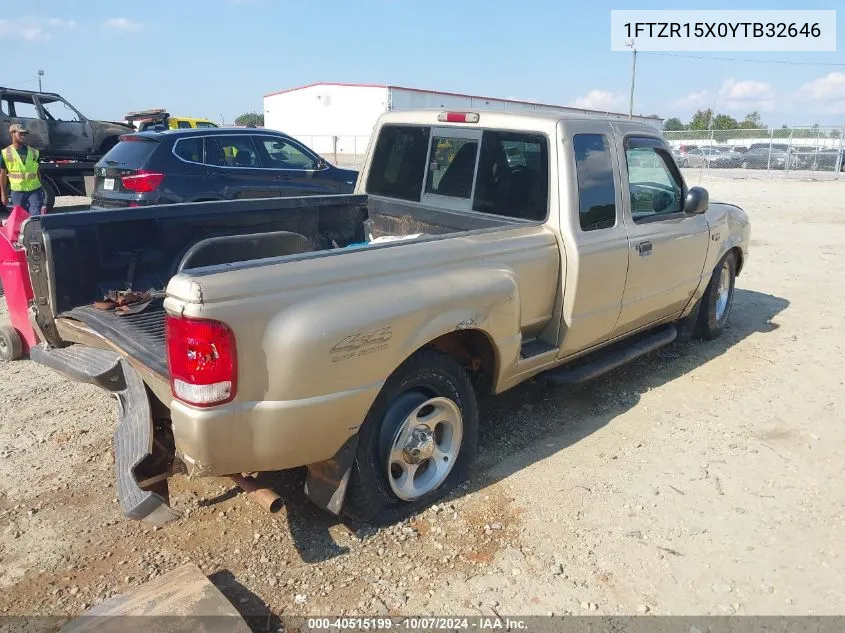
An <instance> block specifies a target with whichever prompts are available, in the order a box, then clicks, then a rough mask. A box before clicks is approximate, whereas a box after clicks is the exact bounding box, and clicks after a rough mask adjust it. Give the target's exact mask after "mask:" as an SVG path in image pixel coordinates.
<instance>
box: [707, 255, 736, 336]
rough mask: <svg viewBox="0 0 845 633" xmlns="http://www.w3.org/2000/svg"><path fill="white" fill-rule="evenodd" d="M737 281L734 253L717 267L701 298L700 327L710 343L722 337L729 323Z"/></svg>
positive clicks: (727, 256)
mask: <svg viewBox="0 0 845 633" xmlns="http://www.w3.org/2000/svg"><path fill="white" fill-rule="evenodd" d="M735 281H736V259H735V258H734V255H733V253H728V254H727V255H726V256H725V257H724V258H723V259H722V261H721V262H720V263H719V265H718V266H716V269H715V270H714V271H713V275H712V276H711V277H710V283H709V284H708V285H707V290H705V291H704V296H703V297H702V298H701V312H700V313H699V315H698V318H699V326H700V328H701V335H702V336H703V337H704V338H705V339H707V340H708V341H710V340H713V339H714V338H717V337H719V336H721V334H722V332H723V331H724V329H725V325H727V323H728V317H729V316H730V313H731V307H732V306H733V298H734V284H735Z"/></svg>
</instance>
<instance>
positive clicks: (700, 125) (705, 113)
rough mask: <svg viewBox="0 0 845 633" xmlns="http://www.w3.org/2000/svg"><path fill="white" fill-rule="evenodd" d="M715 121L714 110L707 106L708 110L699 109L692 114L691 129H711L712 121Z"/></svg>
mask: <svg viewBox="0 0 845 633" xmlns="http://www.w3.org/2000/svg"><path fill="white" fill-rule="evenodd" d="M712 121H713V110H711V109H710V108H707V109H706V110H699V111H698V112H696V113H695V114H693V115H692V121H690V124H689V129H690V130H709V129H710V123H712Z"/></svg>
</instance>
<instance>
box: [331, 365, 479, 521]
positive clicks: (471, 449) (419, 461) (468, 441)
mask: <svg viewBox="0 0 845 633" xmlns="http://www.w3.org/2000/svg"><path fill="white" fill-rule="evenodd" d="M477 450H478V406H477V403H476V399H475V392H474V391H473V388H472V384H471V383H470V379H469V376H468V375H467V372H466V371H465V370H464V368H463V367H461V365H460V364H458V363H457V362H456V361H455V360H454V359H452V358H451V357H449V356H446V355H445V354H442V353H440V352H437V351H434V350H422V351H420V352H417V353H416V354H414V355H413V356H412V357H411V358H409V359H408V360H407V361H405V363H403V364H402V365H401V366H400V367H399V368H398V369H397V370H396V371H395V372H394V373H393V375H392V376H391V377H390V378H389V379H388V380H387V382H386V383H385V385H384V387H383V388H382V390H381V393H380V394H379V395H378V398H376V401H375V403H373V406H372V407H371V409H370V411H369V413H368V414H367V417H366V419H365V421H364V424H363V426H362V427H361V431H360V436H359V438H358V450H357V455H356V460H355V466H354V467H353V470H352V478H351V481H350V488H349V494H348V497H347V500H346V504H345V507H344V512H345V513H346V514H348V515H349V516H350V517H352V518H354V519H357V520H360V521H364V522H367V523H376V524H388V523H394V522H396V521H398V520H400V519H402V518H403V517H404V516H406V515H408V514H410V513H412V512H414V511H416V510H419V509H421V508H423V507H424V506H426V505H428V504H429V503H431V502H433V501H435V500H436V499H438V498H440V497H442V496H443V495H445V494H446V493H448V492H449V491H450V490H452V489H453V488H454V487H455V486H456V485H457V484H459V483H460V482H461V481H463V480H464V479H465V478H466V477H467V472H468V469H469V466H470V464H471V463H472V462H473V460H474V459H475V456H476V453H477Z"/></svg>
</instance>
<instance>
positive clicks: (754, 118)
mask: <svg viewBox="0 0 845 633" xmlns="http://www.w3.org/2000/svg"><path fill="white" fill-rule="evenodd" d="M739 127H742V128H752V129H757V130H761V129H764V128H765V127H766V126H765V125H763V121H762V120H761V119H760V113H759V112H757V110H755V111H754V112H749V113H748V114H746V115H745V118H744V119H743V120H742V123H740V124H739Z"/></svg>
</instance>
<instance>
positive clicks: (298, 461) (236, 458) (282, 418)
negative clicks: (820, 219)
mask: <svg viewBox="0 0 845 633" xmlns="http://www.w3.org/2000/svg"><path fill="white" fill-rule="evenodd" d="M381 387H382V385H381V383H379V384H374V385H367V386H366V387H362V388H360V389H355V390H351V391H344V392H340V393H333V394H328V395H325V396H317V397H313V398H303V399H300V400H286V401H262V402H246V403H238V402H232V403H229V404H227V405H222V406H219V407H213V408H210V409H199V408H196V407H191V406H189V405H186V404H183V403H181V402H179V401H177V400H173V401H171V402H170V416H171V420H172V422H173V437H174V440H175V443H176V454H177V457H178V458H179V459H180V460H181V461H182V462H184V464H185V466H186V467H187V469H188V472H189V473H190V474H191V475H198V476H221V475H226V474H229V473H244V472H261V471H270V470H285V469H288V468H297V467H299V466H307V465H309V464H314V463H317V462H322V461H325V460H328V459H331V458H332V457H333V456H334V455H335V454H336V453H337V452H338V451H339V450H340V449H341V447H342V446H343V445H344V444H345V443H346V442H347V440H349V438H350V437H352V436H354V435H355V434H356V433H357V432H358V430H359V427H360V426H361V424H362V423H363V421H364V418H365V417H366V415H367V411H368V410H369V409H370V406H371V405H372V403H373V401H374V400H375V398H376V396H377V395H378V393H379V391H380V390H381Z"/></svg>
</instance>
